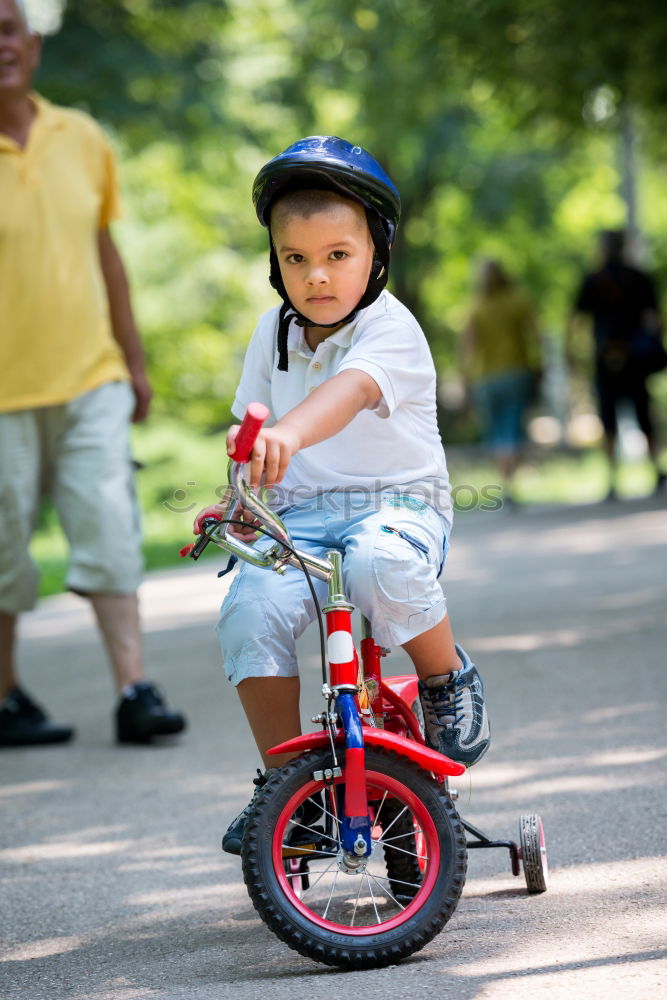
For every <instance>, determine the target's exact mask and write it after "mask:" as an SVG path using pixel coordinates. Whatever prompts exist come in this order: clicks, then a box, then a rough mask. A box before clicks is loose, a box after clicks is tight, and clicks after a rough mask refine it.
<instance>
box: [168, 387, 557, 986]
mask: <svg viewBox="0 0 667 1000" xmlns="http://www.w3.org/2000/svg"><path fill="white" fill-rule="evenodd" d="M267 417H268V410H267V409H266V407H264V406H261V404H257V403H255V404H252V405H251V406H250V407H248V412H247V414H246V417H245V419H244V421H243V423H242V425H241V430H240V431H239V434H238V437H237V439H236V452H235V460H234V461H231V462H230V468H229V481H230V493H229V499H228V502H227V506H226V509H225V511H224V515H223V516H222V517H220V514H219V513H217V512H216V513H215V516H211V517H204V519H203V521H202V528H203V530H202V534H201V535H200V536H199V538H198V539H197V542H196V543H195V544H194V545H193V546H187V547H186V549H185V550H183V554H189V555H191V556H192V557H193V558H194V559H197V558H198V557H199V556H200V555H201V553H202V552H203V550H204V548H205V547H206V546H207V545H208V543H209V542H214V543H215V544H216V545H218V546H220V547H221V548H222V549H224V550H225V551H227V552H228V553H231V554H232V555H234V556H237V557H239V558H241V559H244V560H246V561H247V562H250V563H252V564H254V565H256V566H262V567H265V568H266V569H272V570H274V571H276V572H278V573H284V572H285V570H286V568H287V566H294V567H296V568H298V569H300V570H301V571H302V572H303V573H305V575H306V577H307V579H308V582H309V583H310V585H311V590H312V592H313V597H315V592H314V589H313V588H312V582H311V577H317V578H319V579H322V580H325V581H327V582H328V589H329V595H328V602H327V604H326V605H325V606H324V607H323V608H322V609H320V608H319V606H318V604H317V601H315V606H316V608H317V614H318V621H319V627H320V644H321V652H322V677H323V683H322V694H323V697H324V699H325V703H326V704H325V708H324V711H322V713H321V714H320V715H319V716H316V717H315V719H314V720H313V721H314V722H317V723H319V724H320V726H321V728H320V729H319V730H318V731H316V732H313V733H308V734H306V735H303V736H299V737H297V738H296V739H292V740H289V741H288V742H286V743H282V744H280V745H279V746H276V747H273V748H272V750H271V753H281V754H282V753H294V754H298V756H296V757H295V758H294V759H293V760H291V761H290V762H289V763H288V764H286V765H285V766H283V767H280V768H277V769H275V770H271V771H270V772H269V775H268V777H267V778H266V781H265V783H264V784H263V785H262V787H261V788H260V789H259V791H258V793H257V794H256V796H255V798H254V800H253V808H252V811H251V813H250V816H249V818H248V820H247V822H246V826H245V832H244V837H243V844H242V849H241V855H242V863H243V877H244V880H245V882H246V885H247V888H248V892H249V893H250V897H251V899H252V902H253V904H254V906H255V908H256V910H257V912H258V913H259V915H260V916H261V917H262V919H263V920H264V921H265V923H266V924H267V926H268V927H269V928H270V929H271V930H272V931H273V932H274V933H275V934H277V935H278V937H279V938H281V939H282V940H283V941H285V942H286V943H287V944H288V945H289V946H290V947H291V948H294V949H295V950H296V951H299V952H301V954H303V955H307V956H308V957H310V958H312V959H315V960H316V961H319V962H324V963H326V964H328V965H334V966H339V967H341V968H347V969H360V968H374V967H379V966H383V965H388V964H391V963H394V962H397V961H399V960H400V959H402V958H405V957H406V956H408V955H411V954H412V953H413V952H415V951H418V950H419V949H420V948H422V947H423V946H424V945H425V944H427V942H428V941H430V940H431V939H432V938H433V937H435V935H436V934H438V933H439V931H440V930H442V928H443V927H444V925H445V924H446V923H447V921H448V920H449V918H450V917H451V915H452V913H453V912H454V910H455V908H456V905H457V903H458V900H459V897H460V895H461V891H462V889H463V884H464V881H465V875H466V864H467V851H468V849H471V848H480V847H505V848H507V849H508V850H509V852H510V855H511V861H512V870H513V872H514V874H515V875H518V874H519V873H520V861H521V860H522V861H523V869H524V874H525V877H526V882H527V886H528V891H529V892H543V891H544V890H545V889H546V887H547V859H546V848H545V843H544V832H543V829H542V823H541V820H540V818H539V816H536V815H528V816H523V817H521V822H520V845H521V846H520V847H519V846H517V844H516V843H514V842H513V841H497V840H491V839H490V838H488V837H486V836H485V835H484V834H483V833H482V832H481V831H480V830H478V829H476V828H475V827H473V826H472V825H471V824H469V823H466V822H465V821H464V820H462V819H461V817H460V816H459V815H458V813H457V811H456V808H455V806H454V803H453V799H454V798H455V793H454V791H453V790H451V789H450V788H449V786H448V779H449V778H450V777H454V776H457V775H461V774H463V773H464V772H465V767H464V765H462V764H459V763H456V762H455V761H453V760H450V759H449V758H448V757H444V756H443V755H442V754H440V753H437V752H436V751H434V750H431V749H430V748H429V747H427V746H426V745H425V741H424V735H423V716H422V712H421V705H420V702H419V696H418V689H417V678H416V677H415V676H414V675H404V676H400V677H387V678H383V677H382V672H381V660H382V657H383V655H384V654H385V652H386V651H385V650H383V649H381V648H380V647H379V646H378V645H377V644H376V643H375V641H374V640H373V637H372V635H371V629H370V624H369V622H368V621H367V620H366V619H364V618H362V639H361V644H360V651H361V656H360V658H359V657H358V656H357V652H356V649H355V645H354V641H353V636H352V612H353V610H354V609H353V606H352V605H351V604H350V602H349V600H348V598H347V597H346V595H345V593H344V590H343V583H342V557H341V554H340V552H338V551H329V552H327V553H326V557H325V558H318V557H316V556H313V555H311V554H308V553H304V552H299V551H298V550H297V549H295V548H294V546H293V545H292V540H291V538H290V535H289V532H288V531H287V529H286V528H285V525H284V524H283V522H282V520H281V519H280V518H279V517H278V516H277V515H276V514H275V513H274V512H273V511H272V510H270V509H269V508H268V507H267V506H266V505H265V504H264V503H262V501H261V500H260V499H259V497H258V496H256V494H255V493H254V492H253V491H252V490H251V489H250V487H249V486H248V484H247V483H246V482H245V479H244V477H243V469H244V464H245V462H246V461H248V460H249V458H250V454H251V452H252V446H253V444H254V441H255V438H256V436H257V434H258V433H259V430H260V428H261V426H262V424H263V422H264V420H266V418H267ZM240 509H245V510H246V511H249V512H251V513H252V514H254V515H255V517H256V518H257V519H258V521H259V522H261V525H262V527H261V528H259V529H258V530H259V531H260V533H261V534H264V535H268V536H270V537H271V538H273V539H274V544H273V546H271V547H270V548H268V550H264V551H259V550H257V549H255V548H253V547H252V546H251V545H248V544H247V543H246V542H243V541H241V540H240V539H238V538H234V537H232V536H231V535H229V534H228V530H227V529H228V527H229V525H230V524H234V523H239V524H240V523H242V522H240V521H239V520H238V511H239V510H240ZM235 515H236V516H235ZM322 615H324V617H325V618H326V637H325V628H324V624H323V621H322ZM466 833H468V834H470V835H471V836H472V838H473V839H472V840H466Z"/></svg>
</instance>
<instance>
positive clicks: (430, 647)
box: [403, 615, 461, 681]
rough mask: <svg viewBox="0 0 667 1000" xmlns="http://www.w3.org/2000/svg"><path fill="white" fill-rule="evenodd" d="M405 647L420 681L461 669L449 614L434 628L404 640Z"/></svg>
mask: <svg viewBox="0 0 667 1000" xmlns="http://www.w3.org/2000/svg"><path fill="white" fill-rule="evenodd" d="M403 649H404V650H405V652H406V653H407V654H408V656H409V657H410V659H411V660H412V662H413V664H414V667H415V670H416V672H417V677H419V679H420V681H425V680H427V678H429V677H437V676H440V675H442V674H450V673H452V671H456V670H460V669H461V661H460V659H459V654H458V653H457V652H456V646H455V644H454V636H453V634H452V626H451V623H450V621H449V615H445V617H444V618H443V619H442V621H440V622H438V624H437V625H434V626H433V628H430V629H427V631H426V632H422V633H421V635H416V636H415V637H414V639H409V640H408V641H407V642H404V643H403Z"/></svg>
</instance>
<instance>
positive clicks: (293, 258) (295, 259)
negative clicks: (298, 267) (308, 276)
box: [285, 253, 303, 264]
mask: <svg viewBox="0 0 667 1000" xmlns="http://www.w3.org/2000/svg"><path fill="white" fill-rule="evenodd" d="M285 259H286V261H287V263H288V264H301V263H303V254H301V253H290V254H288V255H287V257H286V258H285Z"/></svg>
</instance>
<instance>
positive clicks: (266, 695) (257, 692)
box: [236, 677, 301, 770]
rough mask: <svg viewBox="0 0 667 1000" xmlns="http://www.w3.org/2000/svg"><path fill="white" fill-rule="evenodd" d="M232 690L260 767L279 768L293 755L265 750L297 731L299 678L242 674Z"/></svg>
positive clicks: (295, 734) (299, 717)
mask: <svg viewBox="0 0 667 1000" xmlns="http://www.w3.org/2000/svg"><path fill="white" fill-rule="evenodd" d="M236 690H237V691H238V693H239V698H240V699H241V704H242V705H243V711H244V712H245V714H246V718H247V720H248V723H249V725H250V728H251V730H252V735H253V736H254V738H255V743H256V744H257V749H258V750H259V753H260V756H261V758H262V763H263V764H264V767H265V768H266V769H267V770H268V768H271V767H282V765H283V764H286V763H287V761H288V760H291V759H292V757H294V754H293V753H292V754H290V753H281V754H273V755H269V754H268V752H267V751H268V750H269V749H270V748H271V747H273V746H276V745H277V744H278V743H284V742H285V740H289V739H292V738H293V737H294V736H299V735H300V733H301V716H300V715H299V693H300V681H299V678H298V677H246V679H245V680H244V681H241V682H240V684H239V685H238V687H237V689H236Z"/></svg>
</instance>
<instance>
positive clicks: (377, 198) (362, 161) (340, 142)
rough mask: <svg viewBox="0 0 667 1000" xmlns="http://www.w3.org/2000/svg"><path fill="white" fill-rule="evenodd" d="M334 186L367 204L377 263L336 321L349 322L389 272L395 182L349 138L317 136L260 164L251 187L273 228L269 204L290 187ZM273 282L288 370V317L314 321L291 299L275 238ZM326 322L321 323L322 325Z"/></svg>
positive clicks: (281, 357)
mask: <svg viewBox="0 0 667 1000" xmlns="http://www.w3.org/2000/svg"><path fill="white" fill-rule="evenodd" d="M312 188H318V189H322V188H324V189H326V190H331V191H336V192H337V193H338V194H340V195H342V196H343V197H344V198H350V199H351V200H352V201H356V202H358V203H359V204H360V205H362V206H363V208H364V210H365V212H366V221H367V223H368V228H369V230H370V234H371V239H372V240H373V245H374V247H375V254H374V258H373V266H372V268H371V274H370V277H369V280H368V285H367V286H366V291H365V292H364V294H363V295H362V297H361V299H360V300H359V302H358V303H357V305H356V306H355V308H354V309H353V310H352V312H350V313H348V315H347V316H345V317H343V319H342V320H339V322H338V323H330V324H328V325H329V326H332V327H333V326H338V325H339V323H347V322H349V321H350V320H351V319H352V318H353V317H354V316H355V315H356V314H357V312H358V311H359V310H360V309H365V308H366V306H369V305H370V304H371V303H372V302H374V301H375V300H376V299H377V297H378V296H379V295H380V293H381V292H382V290H383V289H384V287H385V285H386V284H387V278H388V277H389V252H390V247H391V244H392V242H393V240H394V236H395V233H396V227H397V226H398V220H399V217H400V213H401V199H400V196H399V193H398V191H397V190H396V187H395V186H394V184H393V183H392V181H391V180H390V178H389V177H388V176H387V174H386V173H385V171H384V170H383V169H382V167H381V166H380V164H379V163H378V162H377V160H375V159H374V158H373V157H372V156H371V155H370V153H367V152H366V150H365V149H362V148H361V146H353V145H352V143H350V142H347V141H346V140H345V139H339V138H337V137H336V136H331V135H314V136H309V137H308V138H306V139H299V141H298V142H295V143H293V144H292V145H291V146H288V147H287V149H286V150H284V152H282V153H279V154H278V156H275V157H274V158H273V159H272V160H270V161H269V162H268V163H267V164H266V165H265V166H263V167H262V169H261V170H260V172H259V173H258V174H257V177H256V178H255V181H254V183H253V187H252V200H253V203H254V206H255V210H256V212H257V217H258V219H259V221H260V222H261V224H262V225H263V226H264V227H265V228H266V229H268V230H269V236H270V219H271V206H272V205H273V204H274V203H275V202H276V201H277V200H278V199H279V198H280V197H281V195H284V194H287V193H288V192H289V191H295V190H305V189H312ZM270 252H271V274H270V281H271V284H272V285H273V287H274V288H275V289H276V291H277V292H278V294H279V295H280V297H281V298H282V300H283V306H282V308H281V310H280V320H279V324H278V368H279V369H280V370H281V371H287V331H288V328H289V324H290V321H291V320H292V319H296V322H297V323H298V324H300V325H301V326H309V325H312V320H310V319H309V318H308V317H307V316H303V315H302V314H301V313H299V312H298V311H297V310H296V309H295V308H294V306H293V305H292V303H291V302H290V300H289V298H288V295H287V292H286V290H285V286H284V284H283V280H282V276H281V274H280V267H279V265H278V259H277V257H276V254H275V251H274V247H273V241H271V251H270ZM318 325H322V324H318Z"/></svg>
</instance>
